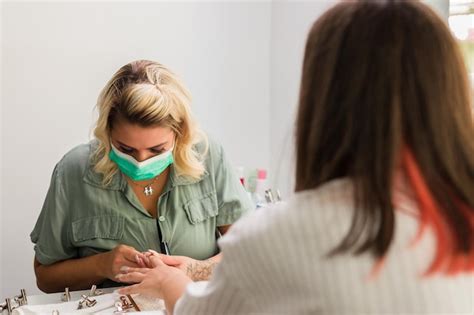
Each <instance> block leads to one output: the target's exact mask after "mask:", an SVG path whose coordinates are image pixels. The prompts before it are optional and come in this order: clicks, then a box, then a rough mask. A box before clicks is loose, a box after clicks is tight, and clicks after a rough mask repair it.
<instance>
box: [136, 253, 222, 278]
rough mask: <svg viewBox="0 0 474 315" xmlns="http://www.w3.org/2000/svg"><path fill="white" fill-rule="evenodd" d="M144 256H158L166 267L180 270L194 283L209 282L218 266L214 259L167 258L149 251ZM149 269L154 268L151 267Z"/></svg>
mask: <svg viewBox="0 0 474 315" xmlns="http://www.w3.org/2000/svg"><path fill="white" fill-rule="evenodd" d="M144 255H145V257H150V256H158V257H159V258H160V259H161V261H162V262H164V263H165V264H166V265H168V266H171V267H175V268H178V269H180V270H181V271H183V272H184V273H186V275H187V276H188V277H189V278H191V279H192V280H193V281H204V280H209V278H210V277H211V274H212V271H213V269H214V267H215V265H216V264H217V263H216V262H215V261H214V260H212V259H207V260H196V259H193V258H190V257H186V256H167V255H163V254H160V253H158V252H156V251H154V250H149V251H148V252H145V253H144ZM144 261H145V264H147V263H148V262H147V261H146V259H145V260H144ZM148 267H150V268H152V267H151V266H148Z"/></svg>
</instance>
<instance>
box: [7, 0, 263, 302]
mask: <svg viewBox="0 0 474 315" xmlns="http://www.w3.org/2000/svg"><path fill="white" fill-rule="evenodd" d="M2 5H3V12H2V15H1V25H2V28H3V31H2V33H1V34H2V53H3V55H2V59H1V61H2V66H3V69H2V78H3V82H2V85H1V87H2V90H3V95H2V97H1V102H2V115H1V123H2V129H1V130H2V137H1V139H2V145H1V147H2V149H3V152H2V154H1V158H2V159H3V161H2V164H1V165H2V173H3V174H2V176H1V178H2V181H1V184H2V189H1V193H2V194H3V198H2V202H1V205H2V209H1V211H0V214H2V218H1V226H0V229H1V233H0V235H1V237H2V238H3V240H2V241H1V243H0V255H1V257H0V263H1V264H3V265H2V266H0V270H1V273H0V275H1V277H2V279H1V281H0V299H2V298H4V297H5V296H12V295H14V294H18V293H19V289H20V288H25V289H26V290H27V292H28V293H30V294H32V293H36V292H39V291H38V290H37V289H36V285H35V280H34V274H33V268H32V262H33V246H32V244H31V242H30V240H29V233H30V232H31V230H32V229H33V226H34V223H35V221H36V219H37V216H38V214H39V211H40V208H41V205H42V203H43V200H44V197H45V194H46V190H47V188H48V185H49V179H50V175H51V172H52V170H53V167H54V164H55V163H56V162H57V161H58V160H59V159H60V158H61V156H62V155H63V154H64V153H65V152H67V151H68V150H69V149H70V148H72V147H73V146H75V145H77V144H79V143H84V142H86V141H88V139H89V132H90V129H91V126H92V123H93V118H94V113H93V106H94V105H95V101H96V97H97V95H98V93H99V91H100V89H101V88H102V87H103V85H104V84H105V83H106V81H107V80H108V79H109V78H110V77H111V76H112V74H113V73H114V72H115V71H116V70H117V69H118V68H119V67H120V66H122V65H123V64H125V63H127V62H129V61H131V60H134V59H142V58H145V59H153V60H158V61H160V62H162V63H164V64H165V65H167V66H168V67H169V68H171V69H172V70H174V71H175V72H176V73H178V74H179V75H180V76H181V77H182V78H183V80H184V81H185V82H186V83H187V85H188V87H189V89H190V90H191V92H192V94H193V96H194V104H193V109H194V112H195V115H196V116H197V118H198V120H199V121H200V123H201V125H202V127H203V128H204V129H205V130H207V131H208V132H209V133H210V134H211V135H212V136H213V137H214V138H216V139H217V140H218V141H220V142H221V143H222V144H223V145H224V147H225V149H226V152H227V155H228V156H229V158H230V159H231V161H232V162H233V163H234V164H235V165H244V166H249V167H250V166H254V165H261V166H263V167H268V165H269V156H270V144H269V142H268V139H269V131H270V117H269V116H268V114H267V113H268V112H269V97H270V91H269V84H270V82H269V80H268V78H269V72H270V69H269V67H270V63H269V59H270V51H269V50H270V17H271V10H270V5H271V3H270V2H257V3H250V2H238V3H236V2H234V3H229V2H206V3H195V2H187V3H173V2H158V3H156V2H155V3H151V2H146V3H131V2H128V3H124V2H109V3H92V2H82V3H81V2H72V3H64V2H63V3H61V2H50V3H46V2H45V3H21V2H20V3H14V2H11V3H3V4H2ZM14 253H15V255H13V254H14Z"/></svg>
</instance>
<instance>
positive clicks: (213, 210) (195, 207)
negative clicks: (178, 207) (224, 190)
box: [184, 192, 218, 225]
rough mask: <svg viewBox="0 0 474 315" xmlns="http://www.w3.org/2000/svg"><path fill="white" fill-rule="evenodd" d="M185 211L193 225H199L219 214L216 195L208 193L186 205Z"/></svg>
mask: <svg viewBox="0 0 474 315" xmlns="http://www.w3.org/2000/svg"><path fill="white" fill-rule="evenodd" d="M184 211H185V212H186V216H187V217H188V220H189V222H190V223H191V224H193V225H194V224H198V223H200V222H203V221H206V220H208V219H210V218H213V217H216V216H217V214H218V207H217V197H216V193H215V192H212V193H208V194H206V195H204V196H202V197H200V198H196V199H192V200H190V201H188V202H187V203H185V204H184Z"/></svg>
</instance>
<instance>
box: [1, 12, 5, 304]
mask: <svg viewBox="0 0 474 315" xmlns="http://www.w3.org/2000/svg"><path fill="white" fill-rule="evenodd" d="M2 12H3V6H2V5H1V4H0V17H1V16H3V15H2ZM2 24H3V23H0V34H3V32H2ZM0 47H2V49H0V113H1V112H3V106H2V104H3V94H2V92H3V84H2V79H3V75H1V74H2V73H3V63H2V60H3V59H2V55H3V36H0ZM0 117H3V113H1V114H0ZM2 121H3V119H0V166H1V167H0V178H3V159H2V157H3V142H2V140H1V139H2V137H3V135H2V130H3V123H2ZM2 197H3V183H2V182H1V181H0V201H1V200H3V198H2ZM0 229H1V231H0V301H2V300H1V299H3V297H4V295H3V286H2V283H5V282H4V281H3V252H4V248H3V232H2V231H3V206H2V205H1V204H0Z"/></svg>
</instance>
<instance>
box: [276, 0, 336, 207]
mask: <svg viewBox="0 0 474 315" xmlns="http://www.w3.org/2000/svg"><path fill="white" fill-rule="evenodd" d="M334 3H335V0H324V1H323V0H320V1H274V2H273V5H272V40H271V47H272V48H271V76H270V82H271V84H270V117H271V126H270V137H271V141H270V143H271V152H272V154H271V157H272V159H271V172H270V174H271V175H272V187H274V188H278V189H280V191H281V193H282V195H283V197H284V198H287V197H288V196H289V195H291V194H292V192H293V188H294V161H295V154H294V150H295V149H294V146H293V143H294V128H293V127H294V126H293V125H294V120H295V115H296V108H297V103H298V92H299V87H300V76H301V67H302V64H303V55H304V48H305V43H306V37H307V35H308V32H309V29H310V28H311V26H312V25H313V23H314V21H315V20H316V19H317V17H319V16H320V15H321V14H322V13H323V12H324V11H325V10H327V8H329V7H330V6H331V5H333V4H334Z"/></svg>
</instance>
